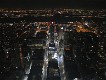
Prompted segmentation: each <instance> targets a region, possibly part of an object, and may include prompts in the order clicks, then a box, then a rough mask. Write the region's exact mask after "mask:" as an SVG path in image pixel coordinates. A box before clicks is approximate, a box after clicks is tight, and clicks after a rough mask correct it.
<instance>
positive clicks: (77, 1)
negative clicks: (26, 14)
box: [0, 0, 106, 9]
mask: <svg viewBox="0 0 106 80" xmlns="http://www.w3.org/2000/svg"><path fill="white" fill-rule="evenodd" d="M105 4H106V2H105V0H0V7H13V8H15V7H16V8H17V7H19V8H61V7H63V8H92V9H94V8H106V6H105Z"/></svg>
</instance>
